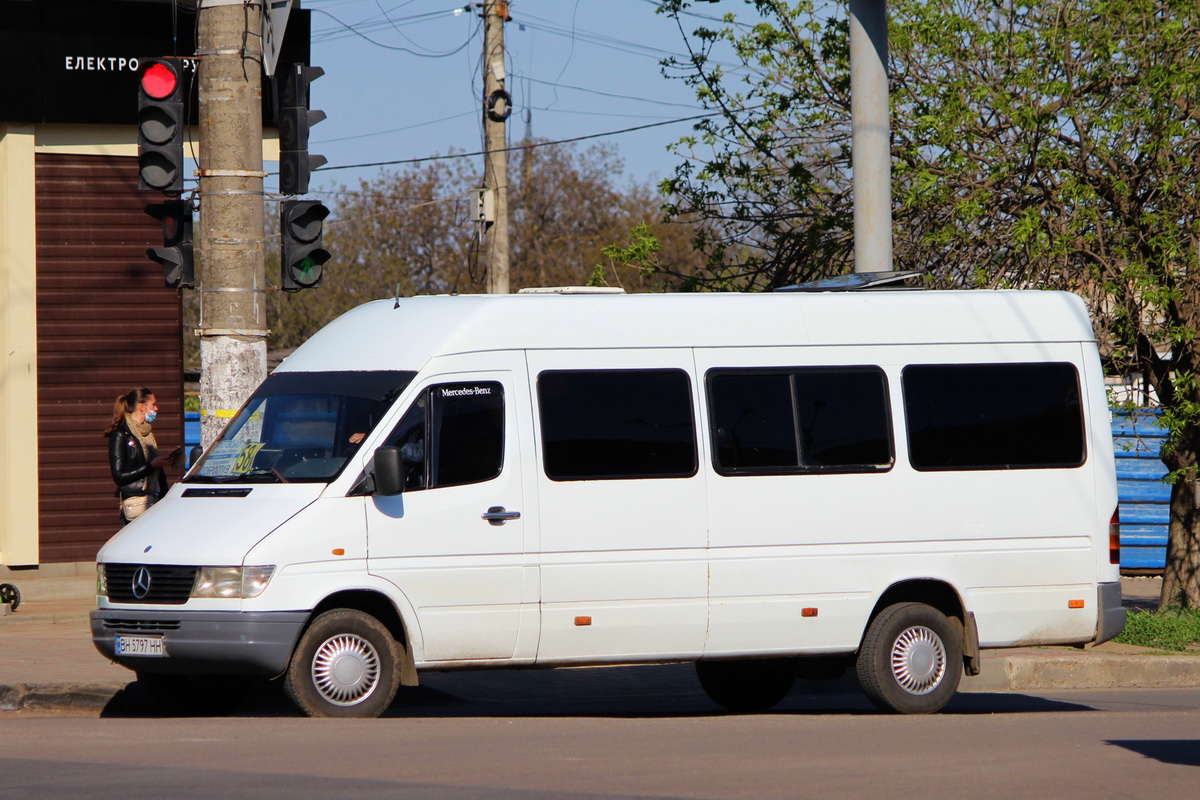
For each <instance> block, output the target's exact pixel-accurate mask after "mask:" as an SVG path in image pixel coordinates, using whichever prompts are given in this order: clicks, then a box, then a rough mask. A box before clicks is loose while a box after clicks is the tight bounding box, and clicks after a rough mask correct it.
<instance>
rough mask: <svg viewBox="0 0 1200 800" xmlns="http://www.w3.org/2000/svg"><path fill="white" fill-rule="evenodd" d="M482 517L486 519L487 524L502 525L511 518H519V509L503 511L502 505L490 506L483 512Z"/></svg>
mask: <svg viewBox="0 0 1200 800" xmlns="http://www.w3.org/2000/svg"><path fill="white" fill-rule="evenodd" d="M482 516H483V519H486V520H487V521H488V524H489V525H503V524H504V523H506V522H508V521H509V520H512V519H520V518H521V512H520V511H505V510H504V506H492V507H491V508H489V509H488V510H487V511H485V512H484V513H483V515H482Z"/></svg>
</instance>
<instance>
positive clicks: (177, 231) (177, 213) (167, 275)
mask: <svg viewBox="0 0 1200 800" xmlns="http://www.w3.org/2000/svg"><path fill="white" fill-rule="evenodd" d="M146 213H147V214H149V215H150V216H152V217H154V218H155V219H157V220H160V221H161V222H162V229H163V246H162V247H151V248H150V249H149V250H147V251H146V257H147V258H149V259H150V260H151V261H156V262H158V263H159V264H161V265H162V268H163V280H164V281H166V284H167V287H168V288H170V289H178V288H180V287H182V288H184V289H194V288H196V269H195V262H194V261H193V256H192V204H191V203H190V202H188V201H186V200H167V201H166V202H164V203H151V204H150V205H148V206H146Z"/></svg>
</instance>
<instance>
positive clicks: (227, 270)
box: [196, 0, 268, 447]
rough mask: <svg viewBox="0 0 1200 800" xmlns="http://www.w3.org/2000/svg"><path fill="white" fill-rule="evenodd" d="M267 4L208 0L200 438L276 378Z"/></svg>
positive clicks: (202, 29) (202, 23) (204, 17)
mask: <svg viewBox="0 0 1200 800" xmlns="http://www.w3.org/2000/svg"><path fill="white" fill-rule="evenodd" d="M261 15H262V3H261V2H260V1H259V0H247V1H246V2H243V0H204V1H203V4H202V5H201V7H200V18H199V21H198V38H199V48H200V49H199V51H198V52H197V55H198V56H199V57H200V68H199V82H200V83H199V88H200V153H199V155H200V161H199V165H200V169H199V170H198V174H199V176H200V217H199V235H198V236H197V237H196V245H197V253H196V255H197V261H198V267H199V273H198V279H199V282H198V285H199V291H200V292H201V295H200V327H199V329H198V330H197V335H199V336H200V408H201V414H202V417H201V423H200V434H201V440H202V442H203V444H204V446H205V447H208V446H209V445H210V444H211V443H212V442H213V440H215V439H216V437H217V436H218V435H219V434H220V432H221V429H222V428H223V427H224V425H225V423H226V422H228V419H229V417H230V416H232V414H233V412H234V411H236V410H237V409H238V408H239V407H240V406H241V405H242V403H243V402H245V400H246V398H247V397H249V396H250V393H251V392H253V391H254V389H255V388H257V386H258V385H259V384H260V383H262V381H263V380H265V379H266V377H267V338H266V337H267V333H268V332H267V330H266V327H267V326H266V318H267V315H266V294H265V287H266V275H265V270H264V264H263V177H264V176H265V174H266V173H264V172H263V159H262V104H261V103H262V101H261V97H262V86H261V74H262V52H261V51H262V44H261V42H262V38H261V36H260V29H261Z"/></svg>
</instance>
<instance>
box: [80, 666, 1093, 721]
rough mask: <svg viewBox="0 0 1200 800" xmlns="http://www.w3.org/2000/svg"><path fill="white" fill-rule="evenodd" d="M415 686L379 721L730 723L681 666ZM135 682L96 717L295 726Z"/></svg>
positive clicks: (253, 699) (798, 691) (982, 708)
mask: <svg viewBox="0 0 1200 800" xmlns="http://www.w3.org/2000/svg"><path fill="white" fill-rule="evenodd" d="M421 684H422V685H421V686H418V687H401V689H400V690H399V691H398V692H397V694H396V699H395V701H394V702H393V703H392V705H391V707H390V708H389V709H388V710H387V711H386V712H385V713H384V714H383V716H384V717H385V718H412V719H452V718H463V717H498V718H502V717H545V716H553V717H565V716H571V717H606V718H643V717H644V718H651V717H709V716H736V715H735V714H734V713H733V712H730V711H726V710H725V709H723V708H721V707H720V706H718V705H716V704H715V703H713V702H712V701H711V700H709V699H708V697H707V696H706V695H705V694H704V692H703V691H702V690H701V688H700V685H699V682H698V681H697V679H696V675H695V671H694V669H693V668H692V667H691V665H687V664H667V665H650V666H636V667H592V668H578V669H556V670H494V671H486V672H482V671H481V672H434V673H428V674H424V675H422V676H421ZM148 689H149V687H142V686H140V685H139V684H138V683H137V682H134V683H131V684H129V685H128V686H127V687H126V689H125V690H124V691H122V692H121V693H119V694H118V695H117V696H116V697H114V698H113V700H112V702H110V703H109V704H108V706H107V707H106V708H105V709H104V711H103V712H102V715H103V716H106V717H155V716H224V715H226V714H229V715H232V716H235V717H299V716H302V714H301V713H300V712H299V711H298V710H297V709H296V708H295V706H293V705H292V703H291V701H290V700H289V699H288V698H287V696H286V695H285V694H284V692H283V690H282V688H281V687H280V686H279V685H278V683H275V682H267V681H260V682H256V683H254V684H251V685H249V686H245V687H242V689H243V692H244V695H243V696H242V697H241V698H239V701H238V702H232V703H231V702H228V700H229V699H228V698H226V702H224V703H218V702H215V701H211V702H210V701H207V700H205V699H204V698H202V697H197V698H194V699H195V700H196V702H193V703H191V704H190V705H184V706H182V707H180V706H175V707H170V706H164V705H163V704H162V703H161V702H160V698H157V697H155V696H154V694H153V693H152V692H151V691H149V690H148ZM1090 710H1093V709H1091V708H1090V707H1089V706H1087V705H1082V704H1078V703H1071V702H1063V701H1060V700H1050V699H1046V698H1042V697H1036V696H1031V695H1023V694H1016V693H1009V692H995V693H987V692H960V693H959V694H957V695H956V696H955V697H954V698H953V699H952V700H951V701H950V703H949V705H948V706H947V707H946V708H945V709H944V710H943V711H942V712H941V713H942V714H948V715H967V714H1028V713H1047V712H1061V711H1090ZM763 713H765V714H775V715H806V716H823V715H846V714H851V715H875V714H882V713H883V712H880V711H878V710H877V709H876V708H875V707H874V706H873V705H871V703H870V702H869V701H868V700H867V699H866V697H864V696H863V695H862V694H861V693H860V692H859V691H858V685H857V682H856V681H855V680H854V678H853V676H852V675H851V676H845V677H843V678H841V679H838V680H835V681H804V680H800V681H797V682H796V686H795V688H794V689H793V690H792V692H791V693H790V694H789V695H788V696H787V697H786V698H785V699H784V700H783V701H782V702H781V703H779V704H778V705H777V706H775V707H774V708H772V709H771V710H770V711H767V712H763Z"/></svg>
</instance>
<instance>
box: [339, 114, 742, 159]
mask: <svg viewBox="0 0 1200 800" xmlns="http://www.w3.org/2000/svg"><path fill="white" fill-rule="evenodd" d="M720 115H721V112H720V111H711V112H709V113H707V114H696V115H694V116H691V117H678V118H676V119H668V120H664V121H662V122H651V123H648V124H646V125H635V126H634V127H632V128H621V129H620V130H616V131H605V132H603V133H589V134H586V135H584V136H572V137H571V138H569V139H556V140H554V141H552V142H532V143H530V144H522V145H519V146H514V147H505V148H501V149H497V150H491V151H488V150H480V151H477V152H474V153H448V154H446V155H441V156H423V157H421V158H402V159H398V160H396V161H373V162H371V163H367V164H341V165H339V166H336V167H322V168H321V169H319V170H317V172H333V171H334V170H339V169H361V168H365V167H392V166H398V165H400V164H420V163H421V162H423V161H443V160H446V159H450V158H474V157H475V156H484V155H487V154H488V153H489V152H493V153H495V152H506V153H507V152H512V151H514V150H527V149H529V148H532V147H549V146H550V145H555V144H570V143H571V142H582V141H585V140H587V139H599V138H601V137H604V136H617V135H619V134H622V133H632V132H634V131H642V130H646V129H647V128H659V127H662V126H663V125H673V124H675V123H677V122H690V121H692V120H697V119H705V118H707V117H717V116H720Z"/></svg>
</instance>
